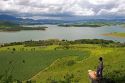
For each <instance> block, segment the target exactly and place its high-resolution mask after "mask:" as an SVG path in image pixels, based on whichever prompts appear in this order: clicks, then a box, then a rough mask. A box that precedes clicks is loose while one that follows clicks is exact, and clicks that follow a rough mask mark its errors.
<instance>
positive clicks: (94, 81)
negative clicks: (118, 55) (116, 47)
mask: <svg viewBox="0 0 125 83" xmlns="http://www.w3.org/2000/svg"><path fill="white" fill-rule="evenodd" d="M102 72H103V59H102V57H100V58H99V65H98V67H97V71H92V70H88V73H89V78H90V82H91V83H101V80H102V78H103V76H102Z"/></svg>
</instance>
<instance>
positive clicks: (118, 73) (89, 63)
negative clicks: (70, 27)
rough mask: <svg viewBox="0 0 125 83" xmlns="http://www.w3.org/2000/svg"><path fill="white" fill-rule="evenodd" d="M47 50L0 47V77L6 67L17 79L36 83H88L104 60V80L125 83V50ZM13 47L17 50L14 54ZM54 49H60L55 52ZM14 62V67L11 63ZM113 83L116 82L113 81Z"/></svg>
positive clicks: (93, 46)
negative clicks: (90, 75) (100, 58)
mask: <svg viewBox="0 0 125 83" xmlns="http://www.w3.org/2000/svg"><path fill="white" fill-rule="evenodd" d="M58 47H60V46H58V45H52V46H47V47H23V46H22V45H21V46H9V47H2V48H0V67H1V68H0V74H2V73H3V72H5V70H6V69H7V68H9V67H10V68H12V64H13V65H14V70H13V71H12V75H13V77H14V79H19V80H28V79H31V80H32V81H36V83H52V82H54V83H60V82H61V81H63V82H64V83H67V82H66V80H67V79H69V80H70V81H71V82H68V83H89V79H88V72H87V71H88V70H89V69H91V70H96V68H97V66H98V58H99V57H100V56H102V57H103V58H104V77H105V78H106V79H110V80H114V81H115V83H124V81H125V80H124V77H125V72H124V71H125V48H124V47H117V48H116V47H114V48H113V47H102V46H100V45H96V44H76V45H71V46H70V48H69V49H64V48H58ZM13 48H16V51H15V52H13ZM22 48H24V50H22ZM34 48H35V51H31V49H34ZM55 48H58V49H56V50H55ZM10 61H11V64H10ZM112 83H114V82H112Z"/></svg>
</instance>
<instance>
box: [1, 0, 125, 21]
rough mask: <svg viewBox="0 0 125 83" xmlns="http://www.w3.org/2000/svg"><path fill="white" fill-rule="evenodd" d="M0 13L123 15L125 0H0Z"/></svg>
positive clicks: (53, 16) (25, 15)
mask: <svg viewBox="0 0 125 83" xmlns="http://www.w3.org/2000/svg"><path fill="white" fill-rule="evenodd" d="M0 14H9V15H13V16H17V17H21V18H24V19H25V18H32V19H65V18H76V19H79V18H91V17H101V18H109V17H120V18H124V17H125V0H0Z"/></svg>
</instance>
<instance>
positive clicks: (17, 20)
mask: <svg viewBox="0 0 125 83" xmlns="http://www.w3.org/2000/svg"><path fill="white" fill-rule="evenodd" d="M0 21H12V22H15V23H18V24H61V23H76V22H91V21H99V22H100V21H102V22H103V21H118V22H125V19H117V18H114V19H95V18H94V19H93V18H89V19H87V18H85V19H82V20H55V19H41V20H34V19H22V18H17V17H15V16H11V15H5V14H1V15H0Z"/></svg>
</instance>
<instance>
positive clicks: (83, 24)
mask: <svg viewBox="0 0 125 83" xmlns="http://www.w3.org/2000/svg"><path fill="white" fill-rule="evenodd" d="M113 25H114V26H115V25H122V26H123V25H124V23H122V22H79V23H64V24H59V25H58V26H62V27H102V26H113Z"/></svg>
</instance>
